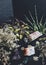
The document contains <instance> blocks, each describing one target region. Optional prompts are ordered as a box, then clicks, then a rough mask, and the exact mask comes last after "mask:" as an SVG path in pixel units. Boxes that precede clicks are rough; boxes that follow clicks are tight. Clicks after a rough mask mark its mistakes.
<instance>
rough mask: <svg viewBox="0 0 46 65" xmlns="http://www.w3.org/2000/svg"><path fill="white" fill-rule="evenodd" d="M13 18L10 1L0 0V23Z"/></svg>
mask: <svg viewBox="0 0 46 65" xmlns="http://www.w3.org/2000/svg"><path fill="white" fill-rule="evenodd" d="M11 16H13V9H12V0H0V21H1V20H6V19H9V17H11Z"/></svg>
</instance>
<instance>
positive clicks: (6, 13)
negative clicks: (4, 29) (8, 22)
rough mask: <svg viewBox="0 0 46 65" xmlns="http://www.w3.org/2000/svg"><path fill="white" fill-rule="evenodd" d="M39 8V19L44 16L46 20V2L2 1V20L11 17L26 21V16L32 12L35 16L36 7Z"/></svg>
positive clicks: (0, 18)
mask: <svg viewBox="0 0 46 65" xmlns="http://www.w3.org/2000/svg"><path fill="white" fill-rule="evenodd" d="M35 4H36V6H37V12H38V18H39V19H40V17H41V16H42V15H43V16H44V18H46V0H0V20H5V19H8V18H9V17H12V16H13V15H14V17H16V18H19V19H24V15H28V10H31V12H32V14H33V16H34V5H35Z"/></svg>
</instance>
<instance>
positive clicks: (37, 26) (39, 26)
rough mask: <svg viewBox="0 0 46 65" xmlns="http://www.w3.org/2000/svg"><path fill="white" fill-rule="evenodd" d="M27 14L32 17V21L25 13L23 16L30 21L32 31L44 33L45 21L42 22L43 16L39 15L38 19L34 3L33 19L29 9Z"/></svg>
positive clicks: (45, 30) (45, 28)
mask: <svg viewBox="0 0 46 65" xmlns="http://www.w3.org/2000/svg"><path fill="white" fill-rule="evenodd" d="M29 15H30V18H31V19H32V21H31V20H30V19H29V18H28V17H27V16H26V15H25V17H26V20H27V21H28V23H30V25H31V28H32V29H33V30H34V31H39V32H41V33H43V34H45V33H46V21H45V22H44V23H43V16H42V17H41V19H40V21H39V20H38V17H37V10H36V5H35V19H34V18H33V16H32V14H31V12H30V11H29Z"/></svg>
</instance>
